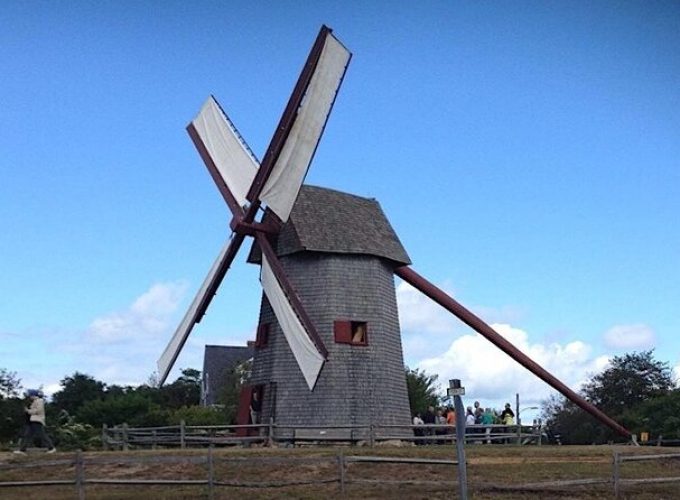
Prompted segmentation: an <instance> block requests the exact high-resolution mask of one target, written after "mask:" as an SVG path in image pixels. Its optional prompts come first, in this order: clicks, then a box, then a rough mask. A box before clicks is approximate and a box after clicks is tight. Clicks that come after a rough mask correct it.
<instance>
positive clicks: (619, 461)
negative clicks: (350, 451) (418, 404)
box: [0, 446, 680, 500]
mask: <svg viewBox="0 0 680 500" xmlns="http://www.w3.org/2000/svg"><path fill="white" fill-rule="evenodd" d="M676 459H680V453H668V454H655V455H640V454H637V453H636V454H624V453H620V452H615V453H614V455H613V461H612V463H613V471H612V474H611V476H609V477H602V478H588V479H573V480H560V481H548V482H540V483H530V484H516V485H512V484H508V485H486V486H482V489H489V490H492V491H509V490H517V491H525V492H526V491H534V492H537V491H543V492H547V491H555V490H561V491H565V490H566V491H571V490H572V489H574V488H577V487H582V486H588V485H595V484H603V485H606V484H610V485H612V486H613V490H614V491H613V492H614V495H615V496H616V498H621V497H622V487H623V486H625V485H639V484H655V483H656V484H658V483H669V482H680V476H675V477H646V478H625V479H624V478H622V477H621V468H622V465H623V464H624V463H625V462H634V461H643V460H676ZM356 463H361V464H367V463H373V464H385V463H392V464H394V463H402V464H403V463H407V464H413V465H414V466H418V465H430V466H431V465H442V466H456V465H457V464H458V463H457V462H456V461H453V460H440V459H426V458H408V457H374V456H359V455H346V454H344V453H338V454H337V455H330V456H326V457H313V458H308V457H294V456H292V457H224V456H219V455H217V456H216V455H215V454H214V453H213V446H210V447H209V448H208V449H207V453H206V454H205V455H187V456H173V455H163V456H143V455H140V456H134V455H126V456H123V457H121V456H113V455H112V456H106V455H99V456H86V455H84V454H83V453H82V452H76V453H75V455H74V457H73V458H66V459H57V460H37V461H34V462H27V461H16V462H7V463H1V464H0V491H2V490H3V489H7V488H24V487H50V486H62V487H63V486H73V487H74V488H75V490H76V494H77V497H78V498H79V499H80V500H84V499H85V495H86V487H88V486H90V487H92V486H95V485H100V486H101V485H109V486H115V485H118V486H167V487H172V486H193V487H200V488H203V489H204V494H205V495H206V496H207V497H208V498H210V499H212V498H214V495H215V491H216V489H217V488H220V487H221V488H258V489H263V488H285V487H295V486H305V485H317V486H318V485H324V484H326V485H328V484H337V485H338V488H339V491H340V493H341V494H345V493H347V490H348V487H349V486H351V485H360V484H390V485H394V486H395V487H398V486H400V485H420V484H422V485H428V486H429V487H432V486H436V487H442V488H444V487H446V488H449V487H450V488H454V487H455V486H456V485H457V484H458V482H457V480H455V479H456V478H457V472H456V471H455V469H454V470H452V472H451V478H452V480H451V481H444V480H439V481H433V480H432V479H431V478H429V477H428V479H427V480H422V481H421V480H403V479H401V480H400V479H393V480H385V479H369V478H366V477H358V476H357V475H356V474H354V473H352V467H351V464H356ZM136 464H164V465H166V466H167V465H168V464H184V465H185V466H186V465H187V464H188V465H193V466H196V467H201V468H202V469H201V470H202V472H197V471H194V473H193V474H192V475H193V476H194V477H201V476H202V478H201V479H167V478H161V477H157V478H151V479H149V478H144V479H142V478H130V477H128V478H122V477H120V475H119V474H120V470H119V469H117V474H116V476H118V477H115V478H107V477H96V476H95V474H98V473H101V472H99V471H97V470H92V469H95V468H96V467H97V466H104V467H105V466H107V465H108V466H111V465H115V466H116V468H118V467H120V466H121V465H130V466H131V465H136ZM225 464H232V465H235V466H236V468H235V470H242V469H243V467H244V466H245V465H246V464H250V465H256V466H257V469H258V470H260V471H261V470H274V469H275V468H276V465H277V464H282V465H283V464H285V466H286V467H290V466H291V465H292V464H294V465H296V466H297V465H300V466H304V465H305V464H307V465H313V466H314V468H315V469H318V468H319V467H324V466H325V470H326V472H325V475H324V477H323V478H321V479H298V480H285V481H282V480H279V481H265V480H262V478H261V474H258V475H256V476H254V477H253V479H252V480H250V481H245V480H244V481H237V480H231V481H229V480H224V479H223V476H225V475H227V473H225V472H224V469H221V472H219V473H218V472H216V467H218V466H224V465H225ZM264 464H266V465H267V467H264V468H263V467H262V466H263V465H264ZM50 467H62V468H64V467H68V468H71V467H72V468H73V472H72V473H69V477H68V478H65V477H58V476H57V477H51V478H50V479H44V480H40V481H30V480H23V481H7V480H2V476H4V475H5V474H4V471H7V470H11V469H30V468H38V469H40V471H41V474H43V475H44V476H47V474H46V471H47V470H49V468H50ZM131 469H132V468H131ZM165 469H166V467H164V468H163V470H165ZM105 470H106V469H105ZM109 470H110V469H109ZM358 470H363V471H364V472H365V469H364V468H363V467H362V468H360V469H358ZM131 474H133V472H131ZM159 475H160V474H159ZM0 496H3V495H2V494H1V493H0Z"/></svg>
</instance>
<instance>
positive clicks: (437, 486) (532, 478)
mask: <svg viewBox="0 0 680 500" xmlns="http://www.w3.org/2000/svg"><path fill="white" fill-rule="evenodd" d="M678 451H680V450H674V449H671V448H636V447H632V446H512V445H471V446H468V447H467V448H466V459H467V476H468V491H469V497H470V498H473V499H491V498H494V499H496V498H500V499H508V500H514V499H529V498H531V499H538V498H559V499H596V498H597V499H599V498H614V488H613V483H612V481H611V479H612V474H613V456H614V452H619V453H623V454H626V455H642V454H660V453H674V452H675V453H677V452H678ZM341 456H343V457H344V459H341V458H340V457H341ZM355 456H360V457H365V456H373V457H383V458H385V457H395V458H402V459H403V458H421V459H422V458H427V459H437V460H455V458H456V451H455V448H454V447H453V446H451V445H445V446H411V447H378V448H373V449H371V448H367V447H305V448H292V449H291V448H285V449H284V448H250V449H242V448H217V449H214V450H213V452H212V463H210V462H209V461H208V459H207V457H208V451H207V449H191V450H179V449H171V450H153V451H151V450H140V451H130V452H125V453H123V452H86V453H83V454H82V458H83V463H84V467H83V469H82V476H81V477H82V478H83V479H84V481H85V483H84V486H83V488H84V492H85V497H86V498H88V499H90V498H94V499H100V498H102V499H104V498H105V499H109V498H110V499H144V500H150V499H156V498H161V499H164V498H167V499H184V498H209V488H208V485H207V481H208V478H209V477H210V470H211V469H212V472H213V474H212V477H213V497H214V498H218V499H221V498H235V497H236V498H241V497H245V498H248V499H249V500H250V499H265V498H300V499H316V498H361V499H370V498H385V499H387V498H389V499H394V498H405V499H411V498H413V499H421V498H422V499H428V500H430V499H438V498H455V497H457V496H458V488H459V487H458V483H457V478H458V469H457V467H456V466H455V465H452V464H412V463H383V462H379V463H372V462H371V463H367V462H353V461H352V458H351V457H355ZM75 458H76V455H75V454H74V453H72V452H71V453H56V454H54V455H45V454H43V453H39V452H35V453H30V454H29V455H27V456H25V457H23V456H17V455H12V454H10V453H0V483H1V482H8V481H50V480H54V481H58V480H63V481H70V482H71V484H64V485H51V486H30V487H28V486H14V487H0V498H3V499H14V498H16V499H22V500H24V499H41V500H42V499H45V498H49V499H50V500H60V499H67V498H69V499H70V498H78V495H77V489H76V486H75V484H74V483H75V479H76V477H77V472H78V471H77V468H76V466H75ZM343 460H344V463H345V466H344V468H343V467H341V464H342V463H343ZM131 461H132V463H130V462H131ZM620 471H621V472H620V477H621V478H623V479H640V478H669V477H677V478H678V479H680V459H670V458H669V459H663V460H656V461H635V462H625V463H624V464H622V466H621V469H620ZM341 478H342V481H341ZM106 480H128V481H134V482H135V483H136V484H130V485H114V484H106V483H105V481H106ZM177 480H184V481H189V482H190V481H195V483H194V484H173V483H172V482H173V481H177ZM573 480H580V481H582V482H583V483H585V484H580V485H575V484H565V483H564V482H565V481H573ZM92 481H98V483H96V484H95V483H93V482H92ZM149 481H156V482H159V481H165V483H164V484H149V483H148V482H149ZM556 481H562V483H555V482H556ZM549 482H552V483H554V484H552V485H549V484H547V483H549ZM621 498H631V499H632V498H635V499H643V500H646V499H674V498H677V499H680V481H678V482H674V483H673V482H665V483H656V484H644V485H642V484H624V485H622V487H621Z"/></svg>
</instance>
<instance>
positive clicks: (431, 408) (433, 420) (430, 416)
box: [423, 406, 437, 444]
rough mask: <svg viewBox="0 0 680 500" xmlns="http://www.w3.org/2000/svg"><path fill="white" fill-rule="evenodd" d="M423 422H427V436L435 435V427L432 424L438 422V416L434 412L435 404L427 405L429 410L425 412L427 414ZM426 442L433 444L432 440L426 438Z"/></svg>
mask: <svg viewBox="0 0 680 500" xmlns="http://www.w3.org/2000/svg"><path fill="white" fill-rule="evenodd" d="M423 422H424V423H425V426H426V427H425V435H426V436H432V435H434V429H433V428H432V427H431V425H433V424H435V423H436V422H437V416H436V415H435V413H434V406H428V407H427V411H426V412H425V415H423ZM425 444H432V440H431V439H426V440H425Z"/></svg>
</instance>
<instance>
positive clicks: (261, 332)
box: [255, 323, 269, 347]
mask: <svg viewBox="0 0 680 500" xmlns="http://www.w3.org/2000/svg"><path fill="white" fill-rule="evenodd" d="M268 343H269V323H261V324H260V325H258V327H257V335H256V336H255V347H265V346H266V345H267V344H268Z"/></svg>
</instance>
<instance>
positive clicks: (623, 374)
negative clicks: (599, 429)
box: [583, 349, 674, 415]
mask: <svg viewBox="0 0 680 500" xmlns="http://www.w3.org/2000/svg"><path fill="white" fill-rule="evenodd" d="M673 386H674V381H673V371H672V370H671V368H670V366H669V364H668V363H666V362H662V361H657V360H655V359H654V350H653V349H652V350H649V351H643V352H639V353H637V352H634V353H632V354H624V355H623V356H614V358H613V359H612V361H611V363H610V366H609V367H608V368H607V369H606V370H604V371H603V372H602V373H599V374H597V375H595V376H594V377H593V378H592V379H591V381H590V382H588V383H586V384H585V386H584V387H583V394H584V395H585V397H586V398H588V399H589V400H590V401H591V402H592V403H593V404H595V405H596V406H597V407H598V408H600V409H601V410H602V411H604V412H605V413H609V414H611V415H621V414H623V412H624V411H626V410H627V409H630V408H632V407H634V406H635V405H637V404H639V403H641V402H643V401H646V400H648V399H652V398H655V397H658V396H663V395H665V394H667V393H668V392H669V391H670V390H671V389H673Z"/></svg>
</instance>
